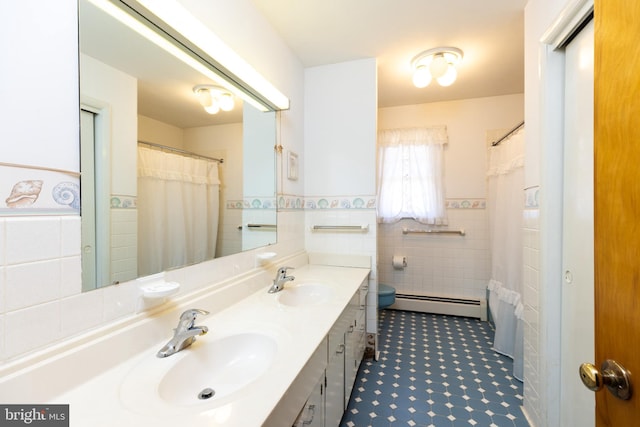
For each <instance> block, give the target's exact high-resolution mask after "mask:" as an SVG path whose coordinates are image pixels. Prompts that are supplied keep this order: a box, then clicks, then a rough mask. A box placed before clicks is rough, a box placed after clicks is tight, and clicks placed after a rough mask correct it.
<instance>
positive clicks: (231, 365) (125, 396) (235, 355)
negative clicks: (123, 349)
mask: <svg viewBox="0 0 640 427" xmlns="http://www.w3.org/2000/svg"><path fill="white" fill-rule="evenodd" d="M205 340H206V337H200V338H198V341H196V343H194V344H193V345H192V346H191V347H188V348H186V349H184V350H182V351H181V352H179V353H177V354H175V355H172V356H170V357H167V358H164V359H158V358H155V357H154V358H153V360H149V359H151V356H150V357H149V359H145V360H143V361H142V362H141V363H140V364H139V365H138V366H137V367H136V368H134V369H133V370H132V371H131V372H130V373H129V374H128V375H127V377H126V379H125V380H124V382H123V384H122V387H121V390H120V397H121V399H122V401H123V403H124V404H125V405H126V406H128V407H129V408H131V409H134V410H136V411H142V412H145V413H148V412H153V411H155V410H159V409H163V408H164V409H166V408H167V406H168V407H174V408H175V407H176V406H181V407H189V406H195V405H209V406H216V405H217V404H224V403H228V402H229V401H231V400H232V399H233V397H234V396H236V395H237V394H238V393H241V392H242V391H243V390H244V389H245V388H246V387H247V386H250V385H251V384H252V383H253V382H254V381H255V380H257V379H258V378H260V377H261V376H262V375H263V374H264V373H265V372H266V371H267V370H268V369H269V368H270V366H271V365H272V363H273V361H274V360H275V356H276V352H277V344H276V341H275V340H274V338H272V337H270V336H267V335H263V334H260V333H253V332H252V333H239V334H236V335H230V336H227V337H222V338H218V339H215V340H212V341H208V342H205Z"/></svg>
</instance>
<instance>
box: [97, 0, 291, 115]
mask: <svg viewBox="0 0 640 427" xmlns="http://www.w3.org/2000/svg"><path fill="white" fill-rule="evenodd" d="M88 1H89V2H90V3H92V4H93V5H95V6H96V7H98V8H100V9H101V10H103V11H104V12H106V13H108V14H109V15H111V16H112V17H114V18H115V19H117V20H118V21H120V22H121V23H123V24H125V25H126V26H128V27H129V28H131V29H132V30H134V31H136V32H137V33H138V34H140V35H141V36H143V37H145V38H147V39H148V40H149V41H151V42H152V43H154V44H156V45H157V46H158V47H160V48H162V49H164V50H165V51H167V52H168V53H170V54H171V55H173V56H175V57H176V58H178V59H179V60H181V61H182V62H184V63H185V64H187V65H189V66H190V67H192V68H193V69H194V70H196V71H198V72H200V73H201V74H202V75H204V76H205V77H207V78H209V79H211V80H214V81H217V82H220V84H221V85H222V86H224V87H225V89H227V90H228V91H229V92H230V93H233V94H234V95H235V96H236V97H238V98H240V99H242V100H243V101H246V102H248V103H249V104H251V105H253V106H254V107H255V108H257V109H258V110H260V111H268V107H267V106H266V105H264V103H263V102H259V101H257V100H256V99H255V97H254V96H252V95H249V94H247V93H245V91H243V90H240V89H238V88H237V87H236V86H237V84H234V83H231V82H230V81H229V80H228V78H227V76H225V75H223V74H222V73H221V72H219V70H218V71H214V70H213V69H212V67H208V66H205V65H204V64H203V63H202V62H200V61H198V60H196V59H194V58H193V57H191V56H190V55H189V54H187V53H185V52H184V51H183V50H182V49H180V48H178V47H177V46H176V45H175V44H174V43H173V42H170V41H168V39H167V38H165V36H163V35H161V34H160V32H158V31H156V30H152V29H151V28H150V26H148V23H147V21H149V19H148V18H136V17H134V15H136V16H137V15H138V14H139V12H135V13H133V14H131V11H130V9H133V10H135V11H137V10H138V9H137V8H134V7H132V6H131V5H129V4H127V3H125V2H122V1H119V0H88ZM133 3H138V4H139V5H140V6H142V7H143V8H145V9H146V10H147V11H149V12H150V13H151V14H153V15H155V16H156V17H158V18H160V19H161V20H162V21H164V22H165V23H167V24H168V25H169V26H171V27H172V28H173V29H175V30H176V31H177V32H178V33H179V34H181V35H182V36H184V37H185V38H187V39H189V40H191V41H192V42H193V43H194V44H195V45H196V46H199V47H200V48H201V49H202V50H203V51H204V52H205V53H206V54H208V55H211V57H215V58H216V59H217V62H218V63H219V64H220V65H221V66H222V67H224V68H226V69H227V70H229V71H230V72H231V73H233V74H235V75H236V76H237V77H238V78H239V79H240V80H241V81H244V82H245V83H246V84H247V85H248V86H249V87H251V88H253V89H254V90H255V91H257V92H258V93H259V94H261V96H262V97H263V99H264V100H266V101H267V104H270V106H271V107H272V108H274V109H281V110H286V109H288V108H289V99H288V98H287V97H286V96H285V95H284V94H282V93H281V92H280V91H279V90H278V89H276V88H275V87H274V86H273V85H272V84H271V83H270V82H269V81H267V80H266V79H265V78H264V77H262V75H260V74H259V73H258V72H257V71H256V70H255V69H253V68H252V67H251V66H250V65H249V64H248V63H247V62H245V61H244V60H243V59H242V58H241V57H240V56H238V55H237V54H236V53H235V52H234V51H233V50H232V49H231V48H230V47H228V46H227V45H226V44H225V43H224V42H223V41H222V40H221V39H220V38H218V37H217V36H216V35H215V34H213V33H212V32H211V31H210V30H209V29H208V28H207V27H206V26H205V25H204V24H203V23H202V22H200V21H199V20H198V19H197V18H196V17H195V16H193V15H192V14H191V13H189V11H187V10H186V9H185V8H184V6H182V5H181V4H180V3H179V1H178V0H162V1H158V0H137V1H136V2H133ZM139 19H140V20H139ZM142 21H144V23H143V22H142Z"/></svg>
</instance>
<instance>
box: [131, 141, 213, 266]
mask: <svg viewBox="0 0 640 427" xmlns="http://www.w3.org/2000/svg"><path fill="white" fill-rule="evenodd" d="M219 191H220V180H219V178H218V163H217V162H215V161H211V160H206V159H197V158H191V157H187V156H182V155H178V154H173V153H167V152H163V151H160V150H156V149H152V148H147V147H143V146H139V147H138V274H139V275H141V276H145V275H149V274H153V273H158V272H161V271H164V270H167V269H170V268H174V267H179V266H184V265H189V264H194V263H198V262H202V261H205V260H207V259H211V258H213V257H214V256H215V253H216V240H217V237H218V216H219V203H220V201H219V197H220V196H219Z"/></svg>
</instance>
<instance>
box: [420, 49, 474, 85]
mask: <svg viewBox="0 0 640 427" xmlns="http://www.w3.org/2000/svg"><path fill="white" fill-rule="evenodd" d="M462 57H463V54H462V51H461V50H460V49H458V48H456V47H436V48H434V49H429V50H425V51H424V52H422V53H419V54H418V55H416V56H415V57H414V58H413V59H412V60H411V68H412V69H413V70H414V71H413V84H414V85H415V86H416V87H419V88H423V87H427V86H429V83H431V80H432V79H436V81H437V82H438V84H440V86H451V85H452V84H453V82H455V81H456V77H458V71H457V70H456V65H457V64H458V63H460V61H461V60H462Z"/></svg>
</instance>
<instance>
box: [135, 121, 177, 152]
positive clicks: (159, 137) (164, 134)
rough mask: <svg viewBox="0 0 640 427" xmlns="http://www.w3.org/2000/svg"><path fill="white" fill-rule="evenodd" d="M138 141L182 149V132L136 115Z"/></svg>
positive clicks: (165, 124)
mask: <svg viewBox="0 0 640 427" xmlns="http://www.w3.org/2000/svg"><path fill="white" fill-rule="evenodd" d="M138 141H143V142H151V143H154V144H160V145H166V146H167V147H173V148H178V149H184V130H183V129H181V128H179V127H177V126H173V125H170V124H167V123H164V122H161V121H159V120H156V119H152V118H150V117H147V116H143V115H138Z"/></svg>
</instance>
